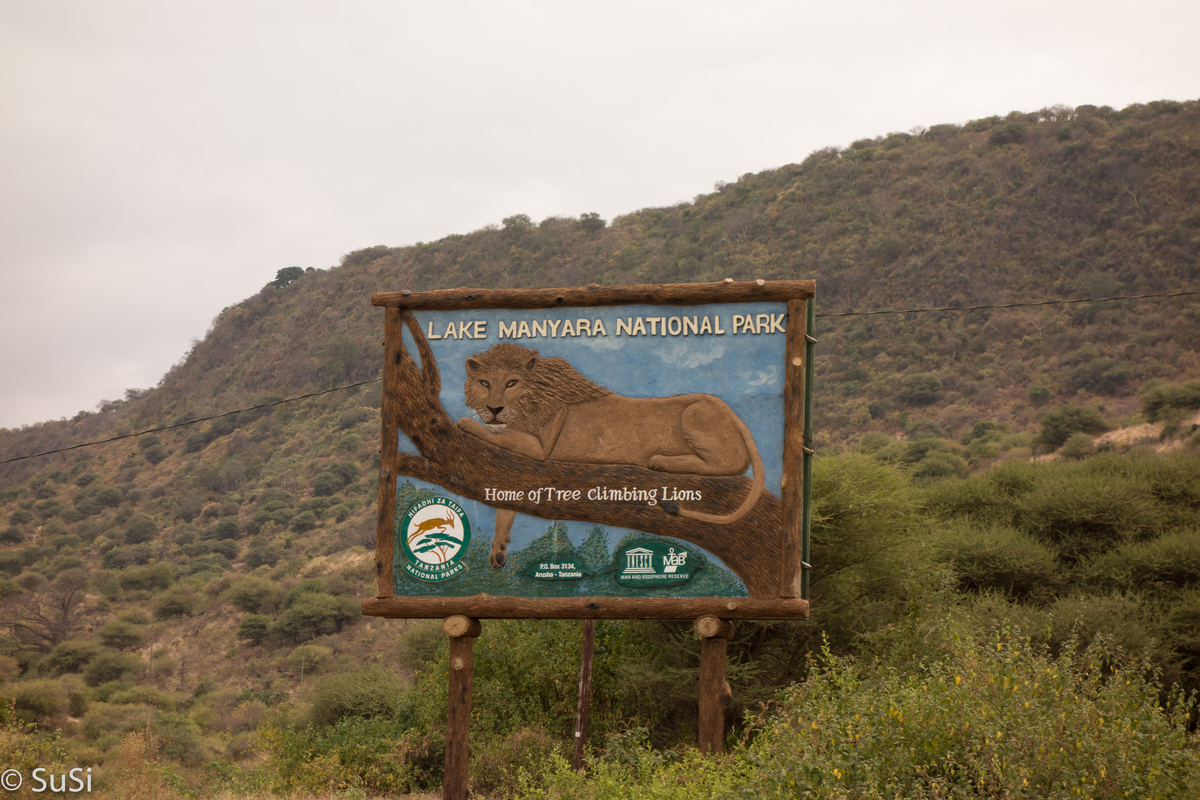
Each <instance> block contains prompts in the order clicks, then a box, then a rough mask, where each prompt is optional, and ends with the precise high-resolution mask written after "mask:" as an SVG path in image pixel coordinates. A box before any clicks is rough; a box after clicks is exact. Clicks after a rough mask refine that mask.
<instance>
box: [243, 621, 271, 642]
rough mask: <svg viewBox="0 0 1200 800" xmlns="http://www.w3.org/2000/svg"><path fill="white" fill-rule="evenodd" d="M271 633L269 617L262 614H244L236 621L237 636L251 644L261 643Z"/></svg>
mask: <svg viewBox="0 0 1200 800" xmlns="http://www.w3.org/2000/svg"><path fill="white" fill-rule="evenodd" d="M270 635H271V618H270V617H267V616H264V615H262V614H246V615H245V616H243V617H242V619H241V621H240V622H239V623H238V629H237V638H239V639H243V640H245V641H248V642H250V643H252V644H262V643H263V642H265V641H266V640H267V639H268V638H269V637H270Z"/></svg>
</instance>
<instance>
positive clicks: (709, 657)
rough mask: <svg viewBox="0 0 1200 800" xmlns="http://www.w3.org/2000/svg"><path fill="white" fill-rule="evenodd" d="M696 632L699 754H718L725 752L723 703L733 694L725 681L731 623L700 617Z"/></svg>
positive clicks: (731, 631)
mask: <svg viewBox="0 0 1200 800" xmlns="http://www.w3.org/2000/svg"><path fill="white" fill-rule="evenodd" d="M696 633H698V634H700V752H701V753H703V754H705V755H720V754H721V753H722V752H724V749H725V704H726V703H727V702H728V701H729V697H730V695H731V694H732V693H731V691H730V689H729V684H728V683H726V682H725V655H726V650H727V647H728V644H729V640H730V639H732V638H733V623H731V622H729V620H724V619H718V618H717V617H711V616H704V617H700V619H698V620H696Z"/></svg>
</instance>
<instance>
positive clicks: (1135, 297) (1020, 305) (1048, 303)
mask: <svg viewBox="0 0 1200 800" xmlns="http://www.w3.org/2000/svg"><path fill="white" fill-rule="evenodd" d="M1198 294H1200V291H1195V290H1191V291H1184V292H1165V293H1160V294H1130V295H1120V296H1115V297H1081V298H1075V299H1071V300H1036V301H1032V302H1028V303H999V304H996V305H984V306H946V307H944V308H895V309H893V308H885V309H880V310H878V311H842V312H838V313H832V314H817V315H816V316H818V317H867V316H875V315H879V314H929V313H935V312H937V313H940V312H946V311H982V310H988V309H997V308H1031V307H1033V306H1054V305H1067V304H1070V303H1105V302H1109V301H1115V300H1147V299H1152V298H1160V297H1188V296H1191V295H1198ZM382 380H383V379H382V378H374V379H373V380H369V381H359V382H358V383H348V384H346V385H345V386H335V387H333V388H332V389H325V390H323V391H320V392H311V393H309V394H301V395H296V396H295V397H287V398H284V399H283V400H275V401H274V402H271V403H262V404H261V405H257V406H249V407H247V408H239V409H236V410H234V411H226V412H224V413H222V414H213V415H212V416H210V417H198V418H196V419H189V420H186V421H184V422H177V423H175V424H174V425H164V426H162V427H159V428H147V429H145V430H142V431H135V432H133V433H124V434H121V435H120V436H111V437H109V438H107V439H97V440H96V441H92V442H80V443H79V444H73V445H70V446H69V447H60V448H57V449H55V450H43V451H42V452H40V453H30V454H29V455H25V456H16V457H15V458H6V459H4V460H2V461H0V464H12V463H13V462H16V461H25V460H26V459H30V458H38V457H39V456H52V455H54V454H55V453H65V452H67V451H69V450H78V449H79V448H81V447H92V446H94V445H98V444H108V443H109V442H116V441H120V440H121V439H131V438H133V437H135V436H145V435H146V434H148V433H159V432H161V431H169V430H174V429H175V428H182V427H185V426H187V425H195V424H196V423H198V422H208V421H210V420H214V419H220V418H221V417H229V416H233V415H234V414H241V413H242V412H244V411H257V410H258V409H260V408H270V407H272V406H281V405H283V404H284V403H294V402H296V401H297V400H306V399H308V398H309V397H319V396H320V395H323V394H330V393H331V392H341V391H344V390H346V389H354V388H356V387H359V386H367V385H368V384H372V383H379V382H380V381H382Z"/></svg>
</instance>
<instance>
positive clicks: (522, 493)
mask: <svg viewBox="0 0 1200 800" xmlns="http://www.w3.org/2000/svg"><path fill="white" fill-rule="evenodd" d="M584 498H586V499H588V500H596V501H601V502H610V503H645V504H646V505H648V506H654V505H658V503H659V502H660V501H663V502H666V501H677V500H703V499H704V497H703V495H702V494H701V492H700V491H699V490H697V489H678V488H676V487H674V486H660V487H657V488H654V489H634V488H630V487H628V486H621V487H616V488H613V487H608V486H593V487H592V488H591V489H587V490H584V489H556V488H555V487H553V486H539V487H537V488H534V489H493V488H490V487H489V488H485V489H484V490H483V501H484V502H485V503H505V502H507V503H518V502H522V501H526V500H527V501H529V502H530V503H537V504H540V503H542V502H543V501H545V502H547V503H557V502H570V501H573V500H582V499H584Z"/></svg>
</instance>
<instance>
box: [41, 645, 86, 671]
mask: <svg viewBox="0 0 1200 800" xmlns="http://www.w3.org/2000/svg"><path fill="white" fill-rule="evenodd" d="M98 655H100V648H99V647H98V646H97V645H96V643H95V642H89V641H84V640H82V639H71V640H69V641H66V642H61V643H59V644H57V645H55V646H54V649H53V650H51V651H50V655H48V656H46V658H45V660H44V661H42V663H41V664H39V665H38V669H39V670H41V671H42V672H43V673H48V674H50V675H62V674H63V673H67V672H79V671H81V670H82V669H83V668H84V667H86V666H87V665H88V662H90V661H91V660H92V659H93V658H95V657H96V656H98Z"/></svg>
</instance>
